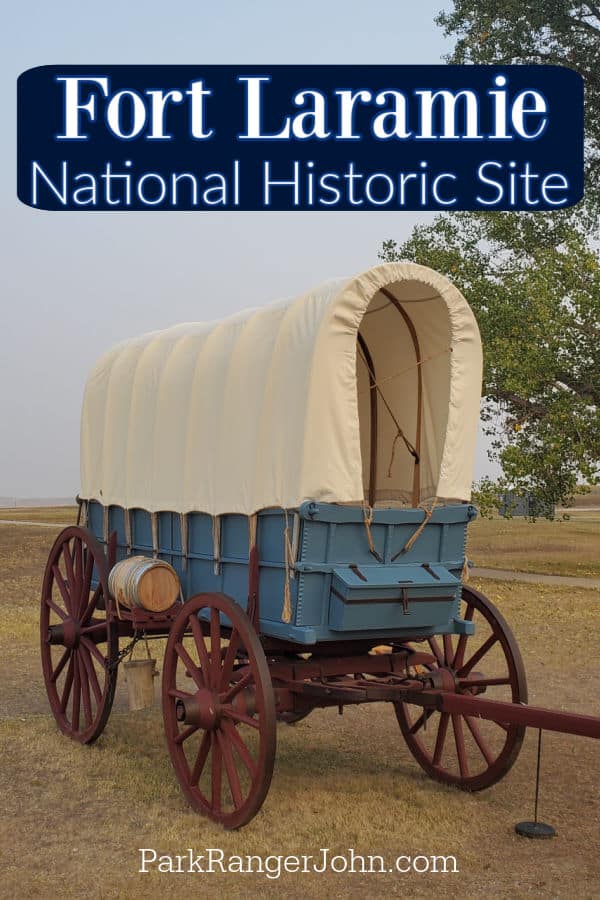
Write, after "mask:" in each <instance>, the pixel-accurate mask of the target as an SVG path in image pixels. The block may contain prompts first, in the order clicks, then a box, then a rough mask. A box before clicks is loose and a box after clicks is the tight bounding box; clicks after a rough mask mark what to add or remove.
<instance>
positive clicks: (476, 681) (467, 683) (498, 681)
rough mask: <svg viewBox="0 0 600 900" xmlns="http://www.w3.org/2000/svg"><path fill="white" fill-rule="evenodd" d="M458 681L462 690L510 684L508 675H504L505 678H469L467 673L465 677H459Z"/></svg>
mask: <svg viewBox="0 0 600 900" xmlns="http://www.w3.org/2000/svg"><path fill="white" fill-rule="evenodd" d="M458 681H459V683H460V687H461V690H465V689H466V688H470V687H495V686H496V685H502V684H510V678H509V677H508V675H506V676H504V678H469V676H468V675H467V676H466V677H465V678H459V679H458Z"/></svg>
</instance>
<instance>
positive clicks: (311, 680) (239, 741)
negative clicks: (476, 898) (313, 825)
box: [41, 527, 600, 828]
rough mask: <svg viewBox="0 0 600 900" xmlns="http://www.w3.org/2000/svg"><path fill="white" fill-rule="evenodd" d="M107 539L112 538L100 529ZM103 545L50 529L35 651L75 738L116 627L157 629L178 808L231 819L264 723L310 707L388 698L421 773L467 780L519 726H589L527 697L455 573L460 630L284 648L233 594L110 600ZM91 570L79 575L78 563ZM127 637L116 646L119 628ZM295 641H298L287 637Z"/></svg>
mask: <svg viewBox="0 0 600 900" xmlns="http://www.w3.org/2000/svg"><path fill="white" fill-rule="evenodd" d="M111 546H112V548H113V553H114V540H113V541H112V543H111ZM109 568H110V556H109V557H107V556H106V555H105V553H104V550H103V548H102V546H101V545H100V543H99V542H98V541H97V540H96V539H95V538H94V537H93V535H91V534H90V532H88V531H87V530H86V529H81V528H77V527H72V528H68V529H65V531H64V532H63V534H62V535H61V536H60V538H59V540H58V541H57V543H56V544H55V547H54V549H53V551H52V553H51V555H50V559H49V562H48V567H47V570H46V577H45V580H44V590H43V598H42V624H41V637H42V658H43V668H44V675H45V680H46V686H47V689H48V695H49V698H50V703H51V706H52V710H53V712H54V715H55V717H56V719H57V722H58V724H59V727H60V728H61V730H62V731H64V732H65V733H66V734H68V735H69V736H70V737H72V738H74V739H75V740H78V741H80V742H82V743H91V742H92V741H94V740H96V738H97V737H98V736H99V735H100V733H101V732H102V730H103V728H104V726H105V724H106V721H107V719H108V716H109V713H110V709H111V706H112V701H113V697H114V691H115V687H116V679H117V669H118V665H119V662H120V661H121V660H122V659H123V658H124V657H125V654H126V653H127V652H128V651H129V648H130V646H131V642H132V640H133V641H137V640H140V639H141V638H142V637H143V636H144V637H147V638H158V637H166V638H167V644H166V649H165V656H164V663H163V684H162V704H163V717H164V723H165V733H166V740H167V745H168V749H169V753H170V755H171V759H172V762H173V765H174V768H175V771H176V774H177V777H178V779H179V781H180V783H181V786H182V788H183V790H184V793H185V794H186V796H187V798H188V800H189V801H190V803H191V804H192V806H193V807H194V808H196V809H197V810H199V811H200V812H203V813H204V814H205V815H208V816H209V817H211V818H213V819H214V820H216V821H218V822H221V823H222V824H224V825H225V826H226V827H230V828H235V827H239V826H241V825H243V824H245V823H246V822H248V821H249V820H250V819H251V818H252V817H253V816H254V815H255V814H256V812H257V811H258V809H259V808H260V806H261V805H262V803H263V801H264V799H265V796H266V794H267V791H268V788H269V784H270V781H271V776H272V772H273V765H274V759H275V744H276V728H277V722H278V721H279V722H283V723H290V724H292V723H294V722H297V721H299V720H300V719H302V718H304V717H305V716H307V715H309V714H310V713H311V712H312V711H313V710H314V709H316V708H325V707H337V708H338V709H339V711H340V713H341V712H342V711H343V709H344V707H346V706H356V705H359V704H363V703H376V702H386V703H391V704H393V707H394V711H395V714H396V718H397V721H398V724H399V726H400V730H401V732H402V735H403V736H404V739H405V741H406V743H407V746H408V748H409V749H410V751H411V753H412V754H413V756H414V757H415V759H416V760H417V761H418V762H419V764H420V765H421V767H422V768H423V769H424V770H425V771H426V772H427V773H428V774H429V775H430V776H431V777H433V778H435V779H436V780H439V781H442V782H445V783H449V784H454V785H456V786H458V787H460V788H463V789H466V790H480V789H482V788H486V787H489V786H491V785H492V784H494V783H495V782H496V781H498V780H499V779H500V778H502V777H503V776H504V775H505V774H506V773H507V772H508V770H509V769H510V768H511V766H512V765H513V763H514V761H515V760H516V758H517V755H518V752H519V749H520V747H521V744H522V741H523V737H524V733H525V728H526V727H527V726H529V727H535V728H540V729H549V730H554V731H562V732H567V733H571V734H577V735H582V736H588V737H597V738H598V737H600V720H599V719H595V718H592V717H589V716H582V715H575V714H570V713H564V712H555V711H551V710H546V709H540V708H536V707H531V706H527V705H526V703H527V688H526V682H525V674H524V670H523V665H522V661H521V657H520V654H519V651H518V648H517V646H516V644H515V641H514V638H513V636H512V634H511V632H510V629H509V628H508V626H507V624H506V622H505V621H504V620H503V618H502V616H501V615H500V614H499V613H498V612H497V610H495V608H494V607H493V605H492V604H491V603H489V601H488V600H486V598H485V597H483V596H482V595H481V594H480V593H478V592H477V591H474V590H473V589H471V588H468V587H464V588H463V591H462V598H463V599H462V604H463V613H462V615H463V616H464V620H465V621H468V622H473V623H475V625H476V634H473V635H471V634H460V635H449V634H444V635H440V636H439V637H435V636H434V637H432V636H429V637H424V638H423V639H422V640H420V641H418V640H412V641H410V642H406V641H403V640H402V639H401V638H398V640H392V641H390V642H389V643H388V644H387V645H386V646H383V647H377V646H376V647H374V646H373V644H374V640H371V641H355V642H353V643H352V644H351V645H348V643H347V642H340V643H339V644H329V645H322V646H319V645H316V646H315V647H311V648H302V647H297V646H296V647H295V648H294V647H293V645H290V644H289V642H288V643H286V642H283V641H281V642H278V641H277V640H275V639H273V638H266V639H264V640H262V641H261V639H260V638H259V635H258V634H257V632H256V630H255V628H254V626H253V624H252V622H251V621H250V619H249V617H248V616H247V615H246V613H245V612H244V611H243V610H242V609H241V607H240V606H239V605H238V604H236V603H235V602H234V601H232V600H231V599H230V598H228V597H226V596H224V595H223V594H218V593H206V594H199V595H196V596H195V597H192V598H191V599H190V600H188V601H187V602H186V603H184V604H183V605H182V604H176V605H175V606H174V607H173V608H172V609H170V610H168V611H167V612H166V613H162V614H156V613H149V612H147V611H144V610H140V609H134V610H117V609H116V607H115V604H114V602H113V600H112V597H111V596H110V594H109V593H108V588H107V574H108V570H109ZM93 572H97V573H98V585H97V587H96V588H95V589H94V590H92V589H91V588H92V573H93ZM120 638H121V639H129V640H128V642H127V646H126V647H122V648H121V649H119V639H120ZM304 650H306V652H303V651H304Z"/></svg>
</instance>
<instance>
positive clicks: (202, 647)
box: [189, 615, 210, 684]
mask: <svg viewBox="0 0 600 900" xmlns="http://www.w3.org/2000/svg"><path fill="white" fill-rule="evenodd" d="M189 621H190V625H191V628H192V634H193V636H194V643H195V644H196V649H197V651H198V659H199V660H200V672H201V675H202V680H203V683H204V682H206V683H207V684H208V683H210V682H209V679H210V662H209V660H208V651H207V649H206V644H205V643H204V634H203V632H202V627H201V625H200V620H199V619H198V616H196V615H193V616H190V619H189Z"/></svg>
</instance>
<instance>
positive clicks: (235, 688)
mask: <svg viewBox="0 0 600 900" xmlns="http://www.w3.org/2000/svg"><path fill="white" fill-rule="evenodd" d="M253 680H254V675H253V674H252V671H251V670H250V669H248V671H247V672H246V674H245V675H242V677H241V678H240V680H239V681H236V682H235V684H232V685H231V687H230V688H229V690H228V691H227V692H226V693H225V694H222V695H221V697H220V700H221V703H231V701H232V700H233V698H234V697H235V696H236V694H239V692H240V691H243V690H244V688H245V687H248V685H249V684H250V683H251V682H252V681H253Z"/></svg>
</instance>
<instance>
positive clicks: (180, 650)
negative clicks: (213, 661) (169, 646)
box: [175, 643, 204, 690]
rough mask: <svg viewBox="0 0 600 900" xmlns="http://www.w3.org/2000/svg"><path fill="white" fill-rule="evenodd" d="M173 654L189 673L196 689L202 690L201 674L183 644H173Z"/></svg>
mask: <svg viewBox="0 0 600 900" xmlns="http://www.w3.org/2000/svg"><path fill="white" fill-rule="evenodd" d="M175 653H176V654H177V656H178V657H179V659H180V660H181V661H182V663H183V664H184V666H185V667H186V669H187V671H188V672H189V673H190V676H191V678H192V679H193V680H194V683H195V685H196V687H197V688H199V689H200V690H202V688H203V687H204V681H203V679H202V673H201V672H200V670H199V669H198V666H197V665H196V663H195V662H194V660H193V659H192V657H191V656H190V654H189V653H188V652H187V650H186V649H185V647H184V646H183V644H181V643H178V644H175Z"/></svg>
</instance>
